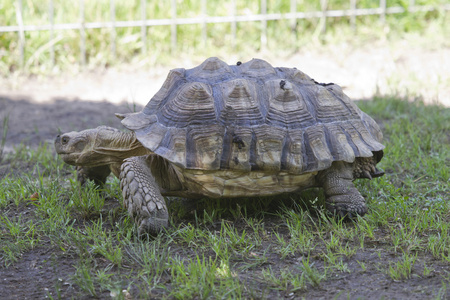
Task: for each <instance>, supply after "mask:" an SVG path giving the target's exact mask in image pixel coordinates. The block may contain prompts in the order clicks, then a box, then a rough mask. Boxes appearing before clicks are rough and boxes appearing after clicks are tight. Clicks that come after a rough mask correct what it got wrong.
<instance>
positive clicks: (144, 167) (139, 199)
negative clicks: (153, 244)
mask: <svg viewBox="0 0 450 300" xmlns="http://www.w3.org/2000/svg"><path fill="white" fill-rule="evenodd" d="M120 187H121V189H122V194H123V203H124V206H125V208H127V210H128V214H129V215H130V217H133V218H134V220H135V222H136V224H137V225H138V231H139V235H141V234H145V233H149V234H150V235H156V234H158V233H159V232H160V231H161V230H162V229H164V228H166V227H167V226H168V223H169V213H168V211H167V206H166V203H165V200H164V198H163V196H162V195H161V192H160V189H159V186H158V185H157V184H156V181H155V178H154V177H153V175H152V172H151V170H150V168H149V166H148V164H147V156H135V157H131V158H128V159H126V160H125V161H124V162H123V164H122V166H121V172H120Z"/></svg>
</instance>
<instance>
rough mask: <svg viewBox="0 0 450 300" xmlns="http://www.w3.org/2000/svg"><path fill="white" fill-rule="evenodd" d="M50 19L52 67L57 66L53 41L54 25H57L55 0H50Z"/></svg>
mask: <svg viewBox="0 0 450 300" xmlns="http://www.w3.org/2000/svg"><path fill="white" fill-rule="evenodd" d="M48 10H49V12H48V14H49V19H50V63H51V65H52V68H53V67H54V66H55V44H54V43H53V32H54V30H53V27H54V25H55V21H54V5H53V0H50V2H49V8H48Z"/></svg>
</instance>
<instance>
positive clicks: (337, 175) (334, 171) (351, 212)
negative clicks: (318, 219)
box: [318, 161, 367, 219]
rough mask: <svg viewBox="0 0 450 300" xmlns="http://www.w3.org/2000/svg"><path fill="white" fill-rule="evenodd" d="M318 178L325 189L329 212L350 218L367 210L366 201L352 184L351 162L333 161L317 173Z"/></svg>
mask: <svg viewBox="0 0 450 300" xmlns="http://www.w3.org/2000/svg"><path fill="white" fill-rule="evenodd" d="M318 179H319V182H320V183H321V184H322V187H323V189H324V191H325V197H326V200H325V201H326V206H327V209H328V210H329V211H330V212H332V213H336V214H338V215H339V216H341V217H344V216H347V217H348V218H350V219H352V218H354V217H355V216H356V214H358V215H360V216H363V215H364V214H365V213H366V212H367V206H366V201H365V199H364V197H363V196H361V194H360V193H359V191H358V190H357V189H356V187H355V186H354V184H353V179H354V178H353V166H352V164H350V163H346V162H342V161H339V162H334V163H333V165H332V166H331V167H330V168H329V169H327V170H324V171H322V172H321V173H320V174H319V177H318Z"/></svg>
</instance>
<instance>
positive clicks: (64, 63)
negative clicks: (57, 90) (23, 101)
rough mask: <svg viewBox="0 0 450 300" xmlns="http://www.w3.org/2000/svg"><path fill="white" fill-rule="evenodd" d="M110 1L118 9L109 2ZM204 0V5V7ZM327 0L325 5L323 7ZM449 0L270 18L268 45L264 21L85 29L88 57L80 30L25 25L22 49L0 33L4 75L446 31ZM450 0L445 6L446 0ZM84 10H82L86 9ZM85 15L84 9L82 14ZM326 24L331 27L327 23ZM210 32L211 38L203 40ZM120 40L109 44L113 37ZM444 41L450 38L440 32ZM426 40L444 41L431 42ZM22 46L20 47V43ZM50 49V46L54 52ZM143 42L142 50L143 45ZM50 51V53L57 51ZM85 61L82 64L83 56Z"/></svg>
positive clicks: (60, 3) (18, 15) (13, 17)
mask: <svg viewBox="0 0 450 300" xmlns="http://www.w3.org/2000/svg"><path fill="white" fill-rule="evenodd" d="M350 2H351V0H330V1H326V2H325V1H323V0H322V1H320V0H315V1H307V0H297V1H289V0H284V1H283V0H267V1H255V0H232V1H224V0H220V1H219V0H208V1H202V0H177V1H176V17H177V18H196V17H198V18H201V17H202V16H203V15H205V14H206V15H207V16H230V15H232V13H233V11H234V12H235V15H237V16H243V15H255V14H260V13H261V9H262V3H266V13H267V14H271V13H289V12H291V9H292V3H295V9H296V11H297V12H312V11H319V12H320V11H322V10H323V9H324V8H326V10H348V9H350V5H351V4H350ZM382 2H383V1H379V0H357V1H356V7H357V8H358V9H361V8H378V7H380V3H382ZM112 3H113V10H112V9H111V4H112ZM202 3H203V4H205V5H206V7H203V6H202ZM325 3H326V7H325V6H322V5H324V4H325ZM172 5H173V1H156V0H149V1H146V2H145V18H146V19H170V18H172V17H175V16H174V13H173V9H172ZM411 5H416V6H423V5H427V6H432V7H434V8H435V9H434V10H430V11H417V12H408V8H409V7H410V6H411ZM448 5H449V4H448V0H415V1H414V0H386V6H387V7H388V8H389V7H402V8H404V9H405V12H404V13H398V14H388V15H386V16H385V18H382V17H380V15H365V16H356V18H354V20H353V21H352V19H351V17H348V16H344V17H328V18H327V19H326V27H324V20H323V19H321V18H312V19H298V20H296V21H293V20H276V21H267V44H264V42H262V41H261V32H262V30H261V28H262V22H261V21H251V22H238V23H237V24H236V30H235V36H234V34H233V29H232V26H233V24H232V23H214V24H206V31H204V28H205V27H204V25H203V24H188V25H178V26H177V27H176V48H174V44H173V41H172V36H171V26H170V25H165V26H149V27H147V28H146V39H145V41H144V40H143V39H142V32H141V27H140V26H137V27H125V28H115V29H112V28H110V27H107V28H98V29H86V31H85V34H86V36H85V46H84V48H85V58H83V55H82V50H81V49H82V48H83V46H81V45H80V44H81V37H80V35H81V32H80V30H79V29H69V30H55V31H54V32H53V34H52V33H51V32H50V31H49V30H42V31H25V32H24V36H23V39H22V40H23V41H25V42H24V44H23V48H22V47H21V45H20V44H21V42H20V32H0V74H1V75H3V76H6V75H8V74H10V73H11V72H15V71H20V72H23V73H25V74H33V73H49V72H52V73H55V72H59V71H65V70H71V71H72V70H78V69H79V68H80V67H81V68H96V67H99V66H103V67H108V66H111V65H117V64H121V63H133V64H137V65H143V66H155V65H165V64H167V62H169V61H170V60H171V59H173V57H174V56H177V57H202V58H204V57H207V56H212V55H214V56H221V55H223V54H229V53H255V52H258V51H270V52H271V53H273V54H274V55H278V54H289V53H295V52H296V51H299V49H301V48H302V47H309V46H310V45H315V44H319V45H323V44H333V43H338V42H342V41H345V42H349V43H353V44H355V45H358V43H360V44H368V43H371V42H374V41H375V40H380V39H398V38H399V37H401V36H402V35H404V34H407V33H414V34H417V35H427V34H430V32H431V34H433V35H435V36H442V37H443V36H447V37H448V36H449V32H448V31H449V30H448V28H449V26H448V25H447V24H449V23H450V22H449V21H448V15H449V10H448ZM444 6H445V7H447V9H444V8H443V7H444ZM142 7H143V6H142V1H140V0H115V1H112V0H98V1H83V0H81V1H65V0H54V1H51V2H50V1H49V0H9V1H1V2H0V26H3V27H4V26H15V25H20V23H21V20H23V25H25V26H26V25H48V24H49V22H50V20H51V16H52V13H51V12H52V11H53V23H54V24H64V23H80V20H81V19H83V18H84V22H85V23H89V22H109V21H111V16H112V15H114V20H115V22H119V21H127V20H137V21H139V20H142V16H143V12H142ZM83 11H84V14H83V13H82V12H83ZM83 15H84V16H83ZM324 28H326V30H323V29H324ZM205 34H206V39H205ZM112 40H114V41H115V42H114V44H115V47H114V49H112V47H111V41H112ZM440 43H448V42H446V40H445V39H440ZM428 46H429V47H433V46H434V47H439V46H440V45H439V44H436V43H434V42H433V41H431V42H430V43H429V45H428ZM21 49H23V54H22V50H21ZM50 49H53V50H52V51H50ZM143 49H145V51H143ZM52 52H53V54H52ZM83 61H85V65H84V66H83V64H82V62H83Z"/></svg>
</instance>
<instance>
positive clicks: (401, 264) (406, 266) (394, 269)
mask: <svg viewBox="0 0 450 300" xmlns="http://www.w3.org/2000/svg"><path fill="white" fill-rule="evenodd" d="M416 259H417V253H416V255H414V256H412V255H409V254H407V253H403V256H402V259H401V260H400V261H398V262H397V263H395V264H392V263H391V264H390V265H389V270H388V274H389V276H390V277H391V278H392V279H393V280H403V279H408V278H410V277H411V273H412V268H413V266H414V264H415V262H416Z"/></svg>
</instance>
